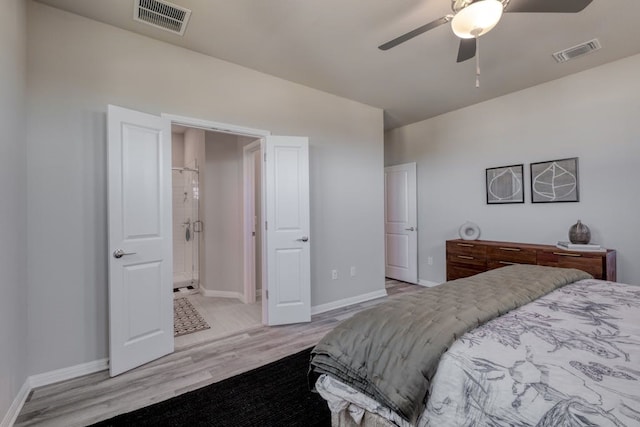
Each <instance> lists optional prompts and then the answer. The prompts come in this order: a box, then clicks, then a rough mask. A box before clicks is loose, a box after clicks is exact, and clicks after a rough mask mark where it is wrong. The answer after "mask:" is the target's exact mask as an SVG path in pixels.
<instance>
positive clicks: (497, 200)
mask: <svg viewBox="0 0 640 427" xmlns="http://www.w3.org/2000/svg"><path fill="white" fill-rule="evenodd" d="M485 179H486V181H485V183H486V187H485V188H486V193H487V204H488V205H504V204H510V203H524V164H522V163H521V164H518V165H509V166H499V167H495V168H488V169H486V171H485Z"/></svg>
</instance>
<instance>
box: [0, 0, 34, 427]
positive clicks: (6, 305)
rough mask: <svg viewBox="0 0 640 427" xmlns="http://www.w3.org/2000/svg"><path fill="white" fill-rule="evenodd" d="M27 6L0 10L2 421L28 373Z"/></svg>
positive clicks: (16, 2) (11, 4) (18, 0)
mask: <svg viewBox="0 0 640 427" xmlns="http://www.w3.org/2000/svg"><path fill="white" fill-rule="evenodd" d="M26 33H27V32H26V8H25V3H24V2H23V1H22V0H10V1H6V2H3V9H2V13H0V94H1V95H0V129H1V130H2V139H0V182H1V183H2V185H0V424H2V421H3V418H4V417H5V414H7V411H8V409H9V407H10V406H11V403H12V402H13V401H14V399H15V398H16V395H17V394H18V391H19V390H20V388H21V387H22V385H23V384H24V382H25V379H26V378H27V373H28V367H27V334H28V331H27V270H26V268H27V267H26V266H27V252H26V241H27V237H26V229H27V222H26V210H27V205H26V191H27V185H26V178H27V175H26V168H27V160H26V150H25V146H26V136H25V108H24V100H25V87H26V86H25V84H26V79H25V72H26V59H27V51H26Z"/></svg>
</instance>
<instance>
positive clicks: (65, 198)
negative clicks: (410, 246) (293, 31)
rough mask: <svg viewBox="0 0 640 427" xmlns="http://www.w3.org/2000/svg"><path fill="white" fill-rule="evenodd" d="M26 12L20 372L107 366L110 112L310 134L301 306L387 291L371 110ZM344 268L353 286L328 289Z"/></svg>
mask: <svg viewBox="0 0 640 427" xmlns="http://www.w3.org/2000/svg"><path fill="white" fill-rule="evenodd" d="M28 12H29V13H28V19H29V29H28V35H29V37H28V43H29V46H28V56H29V58H28V59H29V62H28V64H29V66H28V83H29V89H28V129H29V130H28V132H27V136H28V159H29V163H28V173H29V179H28V192H27V194H28V206H29V212H28V213H29V214H28V227H26V229H27V241H28V246H29V259H28V268H29V278H28V280H29V283H28V285H29V325H30V328H31V330H30V333H29V349H30V360H29V361H30V371H31V372H30V373H32V374H36V373H40V372H46V371H50V370H53V369H57V368H63V367H67V366H72V365H76V364H79V363H83V362H88V361H92V360H96V359H100V358H103V357H106V356H107V256H108V254H107V218H106V208H107V206H106V141H105V135H106V131H105V123H106V118H105V112H106V105H107V104H116V105H120V106H123V107H128V108H132V109H136V110H140V111H145V112H148V113H153V114H160V113H163V112H165V113H171V114H178V115H183V116H191V117H197V118H203V119H208V120H213V121H218V122H223V123H231V124H236V125H240V126H246V127H252V128H257V129H265V130H269V131H271V132H272V133H273V134H275V135H303V136H309V138H310V170H311V172H310V185H311V234H310V236H311V243H312V244H311V257H312V260H311V265H312V271H311V287H312V289H311V302H312V304H313V305H318V304H323V303H328V302H331V301H335V300H340V299H343V298H348V297H353V296H357V295H361V294H365V293H369V292H374V291H378V290H381V289H383V288H384V252H383V251H384V247H383V231H382V230H383V220H384V218H383V185H382V184H383V121H382V111H381V110H379V109H376V108H372V107H369V106H365V105H363V104H360V103H357V102H354V101H350V100H347V99H344V98H339V97H336V96H333V95H330V94H327V93H324V92H320V91H317V90H313V89H310V88H307V87H304V86H301V85H298V84H294V83H291V82H287V81H285V80H281V79H277V78H274V77H272V76H268V75H265V74H261V73H258V72H255V71H253V70H249V69H247V68H243V67H240V66H237V65H234V64H230V63H227V62H224V61H220V60H217V59H214V58H211V57H207V56H204V55H200V54H197V53H194V52H191V51H188V50H185V49H182V48H178V47H175V46H172V45H169V44H165V43H162V42H158V41H154V40H152V39H149V38H147V37H143V36H139V35H136V34H133V33H130V32H127V31H123V30H120V29H117V28H115V27H111V26H108V25H104V24H100V23H97V22H95V21H91V20H89V19H86V18H82V17H79V16H77V15H72V14H69V13H66V12H63V11H60V10H57V9H53V8H50V7H48V6H45V5H43V4H40V3H34V2H29V8H28ZM21 235H22V236H24V230H22V233H21ZM350 265H355V266H356V267H357V268H358V276H357V277H355V278H350V277H348V274H341V276H340V279H339V280H335V281H332V280H331V275H330V271H331V269H338V270H339V271H340V272H341V273H346V272H348V267H349V266H350Z"/></svg>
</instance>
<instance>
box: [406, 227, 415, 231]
mask: <svg viewBox="0 0 640 427" xmlns="http://www.w3.org/2000/svg"><path fill="white" fill-rule="evenodd" d="M405 230H407V231H414V230H415V228H414V227H409V228H405Z"/></svg>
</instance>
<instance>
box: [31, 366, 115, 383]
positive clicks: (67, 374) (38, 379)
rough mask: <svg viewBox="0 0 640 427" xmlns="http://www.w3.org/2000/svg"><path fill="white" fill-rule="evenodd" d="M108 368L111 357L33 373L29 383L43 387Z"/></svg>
mask: <svg viewBox="0 0 640 427" xmlns="http://www.w3.org/2000/svg"><path fill="white" fill-rule="evenodd" d="M106 369H109V359H100V360H94V361H93V362H87V363H81V364H79V365H75V366H70V367H68V368H62V369H56V370H55V371H49V372H44V373H42V374H37V375H31V376H30V377H29V385H30V386H31V388H36V387H42V386H45V385H49V384H53V383H57V382H60V381H66V380H71V379H73V378H78V377H81V376H83V375H89V374H94V373H96V372H100V371H104V370H106Z"/></svg>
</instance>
